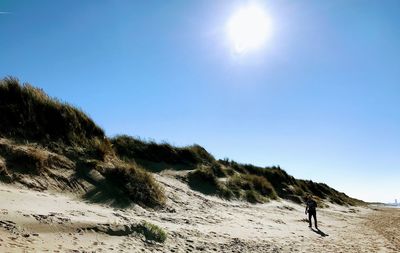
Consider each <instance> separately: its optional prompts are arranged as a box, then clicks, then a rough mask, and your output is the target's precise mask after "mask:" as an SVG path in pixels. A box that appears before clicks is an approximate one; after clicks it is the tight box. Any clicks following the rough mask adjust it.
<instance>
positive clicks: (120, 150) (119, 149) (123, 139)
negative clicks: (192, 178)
mask: <svg viewBox="0 0 400 253" xmlns="http://www.w3.org/2000/svg"><path fill="white" fill-rule="evenodd" d="M111 143H112V145H113V147H114V150H115V152H116V153H117V154H118V155H119V156H120V157H121V158H123V159H125V160H128V161H132V160H135V161H137V162H140V161H143V160H145V161H151V162H155V163H161V162H163V163H167V164H185V165H188V166H190V165H193V164H195V165H197V164H211V163H213V162H214V161H215V159H214V157H213V156H212V155H211V154H209V153H208V152H207V151H206V150H205V149H204V148H202V147H200V146H199V145H192V146H187V147H174V146H172V145H171V144H169V143H166V142H164V143H156V142H154V141H144V140H141V139H139V138H134V137H131V136H128V135H119V136H116V137H114V138H112V139H111Z"/></svg>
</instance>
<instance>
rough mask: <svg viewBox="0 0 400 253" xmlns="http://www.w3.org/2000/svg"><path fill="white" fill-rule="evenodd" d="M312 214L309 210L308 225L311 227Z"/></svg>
mask: <svg viewBox="0 0 400 253" xmlns="http://www.w3.org/2000/svg"><path fill="white" fill-rule="evenodd" d="M311 216H312V213H311V212H310V211H309V212H308V224H309V225H308V227H311Z"/></svg>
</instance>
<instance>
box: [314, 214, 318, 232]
mask: <svg viewBox="0 0 400 253" xmlns="http://www.w3.org/2000/svg"><path fill="white" fill-rule="evenodd" d="M314 225H315V228H316V229H318V225H317V212H315V213H314Z"/></svg>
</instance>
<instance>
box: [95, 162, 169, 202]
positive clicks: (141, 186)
mask: <svg viewBox="0 0 400 253" xmlns="http://www.w3.org/2000/svg"><path fill="white" fill-rule="evenodd" d="M102 174H103V175H104V176H105V178H106V179H107V180H108V181H109V182H110V183H112V184H113V185H114V187H116V188H118V189H121V191H122V192H123V193H124V194H125V195H126V196H127V197H128V198H130V199H131V200H132V201H133V202H135V203H137V204H139V205H142V206H148V207H159V206H161V205H163V204H164V203H165V195H164V191H163V189H162V188H161V187H160V186H159V185H158V184H157V183H156V182H155V180H154V178H153V177H152V176H151V175H150V174H149V173H148V172H146V171H144V170H143V169H141V168H138V167H137V166H134V165H132V164H124V165H120V166H118V167H115V168H107V169H104V170H103V171H102Z"/></svg>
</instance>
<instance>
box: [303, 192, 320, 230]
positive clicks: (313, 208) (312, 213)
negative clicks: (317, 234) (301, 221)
mask: <svg viewBox="0 0 400 253" xmlns="http://www.w3.org/2000/svg"><path fill="white" fill-rule="evenodd" d="M306 205H307V207H306V212H307V213H308V222H309V227H311V218H312V217H314V226H315V228H318V225H317V202H315V201H314V200H312V199H309V200H308V201H307V203H306Z"/></svg>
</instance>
